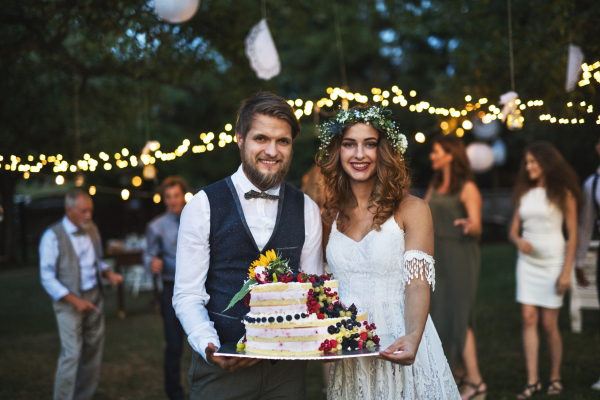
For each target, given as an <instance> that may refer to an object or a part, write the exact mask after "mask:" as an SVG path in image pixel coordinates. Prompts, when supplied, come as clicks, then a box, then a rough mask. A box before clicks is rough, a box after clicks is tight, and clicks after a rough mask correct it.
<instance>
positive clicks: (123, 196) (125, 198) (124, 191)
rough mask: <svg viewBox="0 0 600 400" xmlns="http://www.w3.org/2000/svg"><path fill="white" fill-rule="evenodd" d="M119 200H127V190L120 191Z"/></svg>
mask: <svg viewBox="0 0 600 400" xmlns="http://www.w3.org/2000/svg"><path fill="white" fill-rule="evenodd" d="M121 198H122V199H123V200H127V199H128V198H129V190H127V189H123V190H121Z"/></svg>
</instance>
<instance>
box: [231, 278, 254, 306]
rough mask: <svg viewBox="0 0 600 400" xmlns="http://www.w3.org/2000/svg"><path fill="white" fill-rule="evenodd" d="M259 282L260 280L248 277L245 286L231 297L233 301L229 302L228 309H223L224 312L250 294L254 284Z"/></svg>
mask: <svg viewBox="0 0 600 400" xmlns="http://www.w3.org/2000/svg"><path fill="white" fill-rule="evenodd" d="M257 283H258V282H257V281H255V280H254V279H248V281H247V282H246V283H244V286H242V288H241V289H240V291H239V292H237V294H236V295H235V296H233V299H231V301H230V302H229V305H228V306H227V308H226V309H224V310H223V312H225V311H227V310H229V309H230V308H231V307H233V306H234V305H235V303H237V302H238V301H240V300H242V299H243V298H244V296H246V295H247V294H248V292H249V291H250V289H251V288H252V286H254V285H256V284H257Z"/></svg>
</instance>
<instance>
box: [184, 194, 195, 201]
mask: <svg viewBox="0 0 600 400" xmlns="http://www.w3.org/2000/svg"><path fill="white" fill-rule="evenodd" d="M192 197H194V195H193V194H192V193H190V192H187V193H186V194H185V202H186V203H189V202H190V200H191V199H192Z"/></svg>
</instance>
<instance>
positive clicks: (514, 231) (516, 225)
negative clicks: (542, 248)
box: [508, 205, 533, 254]
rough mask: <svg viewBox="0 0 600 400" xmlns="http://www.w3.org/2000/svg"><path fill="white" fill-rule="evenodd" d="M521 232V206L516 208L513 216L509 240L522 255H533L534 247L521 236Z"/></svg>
mask: <svg viewBox="0 0 600 400" xmlns="http://www.w3.org/2000/svg"><path fill="white" fill-rule="evenodd" d="M520 230H521V218H520V217H519V206H518V205H517V206H516V207H515V212H514V214H513V218H512V222H511V224H510V231H509V233H508V240H509V241H511V242H513V243H514V244H515V245H516V246H517V248H518V249H519V251H520V252H521V253H523V254H531V252H532V251H533V245H532V244H531V243H530V242H528V241H527V240H525V239H523V238H522V237H521V236H520V235H519V232H520Z"/></svg>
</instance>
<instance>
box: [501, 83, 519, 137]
mask: <svg viewBox="0 0 600 400" xmlns="http://www.w3.org/2000/svg"><path fill="white" fill-rule="evenodd" d="M518 98H519V95H518V94H517V93H515V92H508V93H504V94H503V95H502V96H500V104H504V107H503V108H502V112H501V113H500V114H501V115H502V122H505V121H506V127H507V128H508V129H510V130H511V131H518V130H519V129H521V128H523V121H524V118H523V116H522V115H521V110H519V109H518V108H517V105H518V104H519V102H518Z"/></svg>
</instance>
